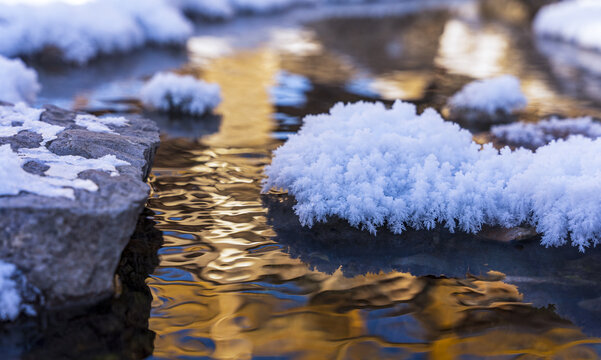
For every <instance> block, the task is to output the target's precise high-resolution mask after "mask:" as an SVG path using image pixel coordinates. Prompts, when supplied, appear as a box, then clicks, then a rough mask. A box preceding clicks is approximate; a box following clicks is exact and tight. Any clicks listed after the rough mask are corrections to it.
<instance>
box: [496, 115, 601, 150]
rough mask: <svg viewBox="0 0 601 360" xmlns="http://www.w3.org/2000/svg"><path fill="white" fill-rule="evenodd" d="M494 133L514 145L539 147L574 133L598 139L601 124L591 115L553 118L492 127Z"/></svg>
mask: <svg viewBox="0 0 601 360" xmlns="http://www.w3.org/2000/svg"><path fill="white" fill-rule="evenodd" d="M491 133H492V135H493V136H494V137H495V138H496V139H498V140H500V141H501V142H503V143H504V144H508V145H512V146H524V147H527V148H533V149H535V148H538V147H540V146H543V145H546V144H548V143H550V142H551V141H553V140H556V139H565V138H568V137H570V136H574V135H582V136H584V137H588V138H592V139H596V138H598V137H601V124H600V123H598V122H595V121H593V120H592V119H591V118H590V117H582V118H575V119H565V120H560V119H557V118H551V119H548V120H541V121H539V122H537V123H524V122H518V123H512V124H507V125H498V126H493V127H492V128H491Z"/></svg>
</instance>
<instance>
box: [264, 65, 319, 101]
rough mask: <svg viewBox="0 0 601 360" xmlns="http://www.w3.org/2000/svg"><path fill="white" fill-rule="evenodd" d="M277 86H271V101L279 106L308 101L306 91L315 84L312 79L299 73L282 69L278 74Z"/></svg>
mask: <svg viewBox="0 0 601 360" xmlns="http://www.w3.org/2000/svg"><path fill="white" fill-rule="evenodd" d="M275 81H276V86H274V87H272V88H270V94H271V101H272V102H273V103H274V104H275V105H278V106H301V105H303V104H304V103H305V102H307V96H306V95H305V93H306V92H308V91H310V90H311V89H312V88H313V86H312V85H311V81H310V80H309V79H308V78H306V77H304V76H302V75H297V74H292V73H289V72H287V71H280V72H278V73H277V75H276V79H275Z"/></svg>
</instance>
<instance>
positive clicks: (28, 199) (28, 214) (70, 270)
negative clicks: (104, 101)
mask: <svg viewBox="0 0 601 360" xmlns="http://www.w3.org/2000/svg"><path fill="white" fill-rule="evenodd" d="M76 116H77V114H76V113H73V112H70V111H66V110H62V109H59V108H56V107H46V110H45V111H44V112H43V113H42V114H41V116H40V120H41V121H43V122H46V123H49V124H53V125H59V126H62V127H64V128H65V129H64V130H63V131H61V132H60V133H58V134H57V137H56V138H55V139H53V140H51V141H49V142H48V143H47V144H46V145H45V147H46V148H47V149H49V150H50V151H51V152H52V153H54V154H57V155H60V156H65V155H75V156H81V157H83V158H87V159H98V158H100V157H102V156H105V155H115V156H116V157H117V159H119V160H123V161H126V162H127V163H129V164H130V165H125V166H118V167H117V171H118V174H114V175H116V176H111V175H110V174H109V173H107V172H105V171H101V170H86V171H83V172H81V173H79V175H78V178H80V179H89V180H92V181H93V182H94V183H95V184H96V185H97V186H98V189H97V190H96V191H88V190H83V189H74V193H75V197H74V199H69V198H67V197H56V196H55V197H46V196H41V195H36V194H33V193H28V192H21V193H19V195H16V196H15V195H0V259H2V260H5V261H7V262H9V263H13V264H15V265H16V266H17V267H18V268H19V269H20V270H21V271H22V272H23V273H24V274H25V276H26V277H27V279H28V281H29V282H30V283H31V284H32V285H33V286H35V287H37V288H38V289H39V290H40V291H41V293H42V295H43V296H44V298H45V304H44V305H45V306H46V307H48V308H61V307H65V306H72V305H80V304H81V305H83V304H89V303H94V302H97V301H99V300H101V299H102V298H104V297H106V296H109V295H110V294H112V292H113V280H114V274H115V269H116V268H117V264H118V262H119V259H120V257H121V253H122V251H123V249H124V248H125V246H126V245H127V243H128V241H129V239H130V237H131V235H132V233H133V231H134V229H135V226H136V222H137V220H138V216H139V214H140V213H141V211H142V210H143V208H144V204H145V202H146V199H147V197H148V191H149V188H148V185H147V184H146V183H145V182H144V180H145V179H146V177H147V176H148V173H149V171H150V166H151V164H152V160H153V157H154V154H155V151H156V148H157V147H158V144H159V136H158V129H157V127H156V125H155V124H154V123H153V122H151V121H149V120H145V119H141V118H130V119H128V123H127V125H126V126H109V128H110V129H111V132H108V133H102V132H93V131H89V130H87V129H86V128H84V127H82V126H78V125H76V122H75V118H76ZM0 144H10V145H11V148H12V150H13V151H16V149H19V148H21V147H26V148H32V147H39V146H40V144H41V137H40V136H38V135H37V134H35V133H33V134H32V133H28V132H26V131H23V132H20V133H19V134H18V135H15V136H12V137H10V138H1V137H0ZM22 167H23V168H24V169H25V170H26V171H28V172H29V173H32V174H36V175H39V176H45V175H44V171H46V169H47V168H48V167H47V166H45V165H44V163H43V161H42V162H39V163H38V162H33V163H31V162H29V163H26V164H24V165H23V166H22ZM0 181H1V180H0Z"/></svg>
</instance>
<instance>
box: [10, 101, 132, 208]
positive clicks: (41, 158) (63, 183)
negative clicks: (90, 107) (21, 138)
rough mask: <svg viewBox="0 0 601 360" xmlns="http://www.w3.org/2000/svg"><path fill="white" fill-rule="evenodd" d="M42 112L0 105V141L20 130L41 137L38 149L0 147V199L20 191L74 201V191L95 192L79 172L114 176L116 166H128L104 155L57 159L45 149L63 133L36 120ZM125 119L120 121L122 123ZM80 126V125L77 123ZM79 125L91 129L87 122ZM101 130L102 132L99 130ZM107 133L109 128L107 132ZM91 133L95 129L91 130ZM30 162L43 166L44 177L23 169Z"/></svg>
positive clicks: (115, 174)
mask: <svg viewBox="0 0 601 360" xmlns="http://www.w3.org/2000/svg"><path fill="white" fill-rule="evenodd" d="M42 112H43V110H38V109H32V108H29V107H27V106H26V105H25V104H23V103H20V104H17V105H16V106H14V107H13V106H0V138H2V137H11V136H14V135H17V134H18V133H20V132H22V131H30V132H35V133H37V134H39V135H41V137H42V142H41V144H40V145H41V146H40V147H38V148H32V149H28V148H20V149H19V150H18V151H17V152H14V151H13V150H12V149H11V146H10V145H8V144H6V145H1V146H0V159H2V161H1V162H0V179H2V181H0V196H2V195H18V194H19V193H20V192H22V191H26V192H29V193H32V194H38V195H42V196H49V197H66V198H69V199H74V198H75V192H74V189H82V190H87V191H97V190H98V186H97V185H96V184H95V183H94V182H93V181H91V180H84V179H79V178H78V175H79V173H81V172H83V171H86V170H102V171H106V172H108V173H109V174H110V175H111V176H117V175H118V174H119V172H118V171H117V166H124V165H129V163H128V162H126V161H123V160H119V159H117V158H116V157H115V156H114V155H106V156H103V157H101V158H99V159H87V158H84V157H81V156H72V155H68V156H59V155H56V154H54V153H52V152H50V150H48V148H46V146H44V145H45V144H46V143H47V142H48V141H51V140H54V139H56V137H57V135H58V133H60V132H61V131H63V130H64V128H63V127H61V126H56V125H51V124H48V123H46V122H43V121H40V120H39V118H40V114H41V113H42ZM123 121H125V120H121V122H123ZM116 122H117V121H116V120H114V119H113V120H111V121H110V122H104V123H103V122H99V123H98V124H100V125H105V126H106V125H107V124H109V123H110V124H111V125H113V126H118V125H117V124H116ZM79 125H80V126H81V125H82V124H79ZM83 125H87V126H92V123H91V120H90V119H87V121H86V123H85V124H83ZM100 130H103V129H100ZM109 130H110V129H109ZM92 131H95V130H92ZM30 161H34V162H37V163H40V164H43V165H45V166H46V167H47V169H46V170H45V171H44V176H40V175H36V174H32V173H29V172H27V171H25V170H24V169H23V166H24V165H25V164H26V163H28V162H30Z"/></svg>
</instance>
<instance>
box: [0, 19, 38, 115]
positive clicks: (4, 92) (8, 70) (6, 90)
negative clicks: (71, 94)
mask: <svg viewBox="0 0 601 360" xmlns="http://www.w3.org/2000/svg"><path fill="white" fill-rule="evenodd" d="M1 27H2V25H1V24H0V29H1ZM0 41H2V40H0ZM40 88H41V87H40V84H39V83H38V74H37V73H36V72H35V70H33V69H30V68H28V67H26V66H25V64H23V61H21V60H19V59H14V60H11V59H7V58H5V57H3V56H2V55H0V100H1V101H6V102H10V103H18V102H22V101H25V102H28V103H32V102H34V101H35V98H36V96H37V94H38V92H39V91H40Z"/></svg>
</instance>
